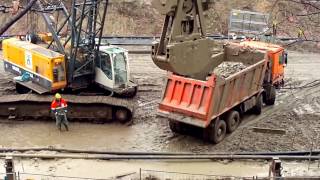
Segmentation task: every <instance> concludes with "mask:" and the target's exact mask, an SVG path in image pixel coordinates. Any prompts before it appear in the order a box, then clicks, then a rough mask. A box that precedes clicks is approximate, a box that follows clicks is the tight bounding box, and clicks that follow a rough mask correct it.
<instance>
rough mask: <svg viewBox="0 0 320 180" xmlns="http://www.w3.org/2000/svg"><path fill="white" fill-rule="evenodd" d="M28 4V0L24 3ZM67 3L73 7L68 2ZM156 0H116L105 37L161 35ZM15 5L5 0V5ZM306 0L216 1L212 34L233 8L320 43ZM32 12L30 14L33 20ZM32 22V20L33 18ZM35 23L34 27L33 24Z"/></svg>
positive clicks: (210, 15) (209, 16)
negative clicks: (267, 18) (256, 14)
mask: <svg viewBox="0 0 320 180" xmlns="http://www.w3.org/2000/svg"><path fill="white" fill-rule="evenodd" d="M23 1H26V0H22V2H23ZM66 1H67V2H66V3H67V4H69V2H68V1H70V0H66ZM151 1H152V0H113V1H111V3H110V5H109V9H108V15H107V20H106V28H105V31H104V34H108V35H158V34H159V33H160V31H161V26H162V22H163V18H164V17H163V16H162V15H160V14H159V13H158V11H157V10H156V9H154V8H153V7H152V6H151ZM9 2H11V1H10V0H5V2H4V4H6V3H9ZM302 2H305V1H304V0H301V1H299V0H232V1H231V0H214V1H213V3H212V4H211V5H210V9H209V10H208V11H206V13H205V17H206V21H207V26H208V30H207V31H208V33H211V34H226V33H227V31H228V17H229V13H230V11H231V10H232V9H240V10H249V11H258V12H263V13H269V14H270V15H271V16H270V17H271V18H270V21H269V24H270V26H271V25H272V23H273V22H276V23H277V25H278V35H280V36H290V37H297V35H298V33H299V31H300V30H302V31H303V33H304V38H306V39H313V40H318V39H317V37H319V34H320V15H319V14H318V13H319V9H320V2H315V3H314V4H310V3H309V4H303V3H302ZM8 15H9V14H0V22H5V21H7V20H8V17H10V16H8ZM30 16H32V13H31V14H29V17H30ZM33 16H35V17H36V19H38V20H36V21H33V22H30V21H28V20H27V18H26V17H25V18H23V19H22V20H20V21H19V22H18V23H16V24H15V26H14V27H13V28H11V29H10V31H9V32H7V33H8V34H12V33H18V34H19V33H26V31H28V30H30V29H34V28H35V27H34V26H36V29H38V30H39V31H46V28H45V26H44V23H43V22H42V18H41V16H40V15H33ZM29 19H30V18H29ZM31 24H33V25H31Z"/></svg>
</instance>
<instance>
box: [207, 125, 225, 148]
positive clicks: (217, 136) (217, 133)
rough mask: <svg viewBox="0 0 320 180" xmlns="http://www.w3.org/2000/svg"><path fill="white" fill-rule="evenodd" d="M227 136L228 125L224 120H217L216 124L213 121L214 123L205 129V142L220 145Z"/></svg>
mask: <svg viewBox="0 0 320 180" xmlns="http://www.w3.org/2000/svg"><path fill="white" fill-rule="evenodd" d="M226 134H227V125H226V122H225V121H224V120H219V119H218V120H217V122H215V121H214V120H212V123H211V124H210V125H209V126H208V127H207V128H205V129H204V132H203V137H204V140H207V141H210V142H212V143H215V144H218V143H219V142H221V141H222V140H223V139H224V138H225V136H226Z"/></svg>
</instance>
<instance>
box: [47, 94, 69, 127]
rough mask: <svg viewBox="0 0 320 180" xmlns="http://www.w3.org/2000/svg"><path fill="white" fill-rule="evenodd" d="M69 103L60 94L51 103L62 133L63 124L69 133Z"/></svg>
mask: <svg viewBox="0 0 320 180" xmlns="http://www.w3.org/2000/svg"><path fill="white" fill-rule="evenodd" d="M67 106H68V105H67V102H66V100H64V99H63V98H62V97H61V95H60V94H59V93H57V94H56V95H55V99H54V100H53V101H52V103H51V111H52V112H53V113H54V115H55V118H56V125H57V127H58V128H59V130H60V131H61V125H62V124H63V125H64V126H65V128H66V131H69V128H68V124H69V122H68V119H67Z"/></svg>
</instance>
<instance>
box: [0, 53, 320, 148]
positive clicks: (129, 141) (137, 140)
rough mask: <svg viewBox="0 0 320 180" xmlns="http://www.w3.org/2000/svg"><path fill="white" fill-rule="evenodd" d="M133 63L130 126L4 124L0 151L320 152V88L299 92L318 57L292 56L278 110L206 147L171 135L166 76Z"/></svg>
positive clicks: (7, 89) (147, 62)
mask: <svg viewBox="0 0 320 180" xmlns="http://www.w3.org/2000/svg"><path fill="white" fill-rule="evenodd" d="M130 58H131V59H130V65H131V72H132V75H133V78H134V79H135V80H136V81H137V82H138V83H139V85H140V90H139V92H138V95H137V97H136V98H135V100H136V102H137V110H136V113H135V116H134V122H133V124H132V125H129V126H127V125H122V124H118V123H109V124H88V123H75V122H74V123H72V122H71V131H70V132H59V131H58V130H57V129H56V127H55V124H54V121H53V120H52V122H39V121H8V120H6V119H2V121H1V124H0V128H1V131H0V136H1V137H2V138H1V139H0V146H3V147H47V146H53V147H65V148H74V149H95V150H111V151H158V152H196V153H201V152H238V151H289V150H310V149H311V148H312V149H319V148H320V138H319V136H320V135H319V134H320V133H319V130H320V121H319V119H320V118H319V117H320V86H319V85H318V84H317V82H314V83H313V84H311V86H310V87H309V86H308V88H298V89H297V87H299V86H303V85H304V84H307V83H309V82H312V81H314V80H316V79H317V78H318V76H319V72H318V67H320V55H319V54H302V53H299V52H289V64H288V66H287V68H286V84H287V85H286V87H285V88H286V89H281V90H278V92H277V93H278V97H277V101H276V105H274V106H273V107H265V108H264V109H263V113H262V114H261V115H260V116H255V115H249V114H248V115H246V116H245V118H244V120H243V122H242V125H241V127H239V129H238V130H237V131H236V132H234V133H233V134H231V135H229V136H228V137H227V138H226V139H225V140H224V141H223V142H222V143H220V144H218V145H213V144H210V143H207V142H204V141H203V140H202V139H200V138H199V137H197V134H196V133H194V135H192V136H190V135H180V134H174V133H172V132H171V130H170V129H169V127H168V122H167V120H166V119H164V118H160V117H157V116H156V109H157V103H158V102H159V100H160V98H161V94H162V93H161V90H162V86H163V83H164V80H165V75H166V73H165V72H164V71H161V70H159V69H158V68H157V67H156V66H155V65H154V64H153V62H152V60H151V58H150V55H131V56H130ZM1 66H2V64H1ZM1 69H3V68H2V67H1ZM0 73H1V77H0V78H1V81H0V86H1V92H2V93H4V94H7V93H9V94H10V93H12V92H13V91H14V88H13V86H12V83H10V82H9V80H10V77H8V76H7V75H6V74H5V73H4V72H3V70H1V72H0ZM48 107H49V104H48ZM252 127H264V128H275V129H282V130H284V131H285V134H284V135H277V134H265V133H256V132H253V131H252Z"/></svg>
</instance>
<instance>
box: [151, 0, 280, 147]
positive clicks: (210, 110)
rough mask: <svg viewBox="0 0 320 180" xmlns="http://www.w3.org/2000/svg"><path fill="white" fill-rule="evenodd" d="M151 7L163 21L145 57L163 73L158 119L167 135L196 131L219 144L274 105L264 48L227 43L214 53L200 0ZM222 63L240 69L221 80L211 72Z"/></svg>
mask: <svg viewBox="0 0 320 180" xmlns="http://www.w3.org/2000/svg"><path fill="white" fill-rule="evenodd" d="M152 4H153V6H154V7H155V8H157V9H158V11H159V12H160V13H161V14H162V15H164V16H165V20H164V24H163V29H162V35H161V37H160V40H159V42H157V43H155V44H154V45H153V47H152V54H151V57H152V60H153V62H154V63H155V64H156V65H157V66H158V67H159V68H160V69H163V70H166V71H168V76H167V82H166V85H165V88H164V91H163V96H162V99H161V102H160V104H159V108H158V115H159V116H162V117H164V118H166V119H168V120H169V126H170V129H171V130H172V131H173V132H175V133H185V132H186V131H188V130H191V131H193V130H195V129H200V130H201V131H202V133H203V138H204V139H205V140H208V141H210V142H213V143H219V142H221V141H222V140H223V139H224V138H225V137H226V134H227V133H232V132H233V131H235V130H236V129H237V127H238V126H239V124H240V122H241V117H243V114H244V113H246V112H250V111H251V112H253V113H255V114H260V113H261V109H262V105H263V104H266V105H273V104H274V103H275V91H274V90H275V87H274V85H273V81H272V78H271V77H272V76H269V74H270V72H273V71H271V68H272V66H271V65H272V60H271V59H270V58H268V54H267V53H266V52H269V50H268V48H262V47H260V48H256V47H252V46H247V45H246V44H240V43H227V44H225V45H224V47H223V50H222V52H218V53H217V52H216V50H215V49H216V47H217V45H216V43H215V41H214V40H211V39H208V38H207V37H206V27H205V19H204V15H203V13H204V10H205V9H204V8H203V1H201V0H154V1H153V2H152ZM262 46H263V45H262ZM261 49H263V50H261ZM269 49H270V47H269ZM225 62H237V63H238V62H239V63H242V64H244V65H245V68H243V69H240V70H239V71H237V72H235V73H233V74H231V75H230V76H228V77H221V76H219V74H217V73H216V72H215V71H214V70H215V68H217V67H218V66H220V65H221V64H222V63H225ZM278 65H279V64H278Z"/></svg>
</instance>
